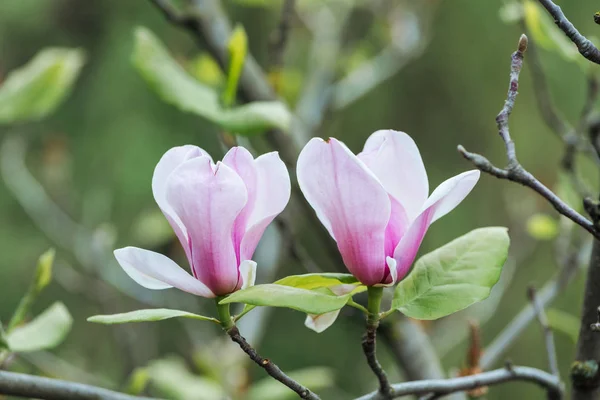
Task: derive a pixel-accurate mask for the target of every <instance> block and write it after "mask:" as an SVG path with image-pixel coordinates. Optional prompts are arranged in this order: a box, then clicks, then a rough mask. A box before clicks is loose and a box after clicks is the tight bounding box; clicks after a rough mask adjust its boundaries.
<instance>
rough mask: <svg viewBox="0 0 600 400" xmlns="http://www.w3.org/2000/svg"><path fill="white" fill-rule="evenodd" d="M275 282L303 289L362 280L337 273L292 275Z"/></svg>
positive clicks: (357, 282)
mask: <svg viewBox="0 0 600 400" xmlns="http://www.w3.org/2000/svg"><path fill="white" fill-rule="evenodd" d="M275 283H276V284H278V285H283V286H292V287H297V288H301V289H316V288H322V287H332V286H337V285H344V284H356V285H359V284H360V282H359V281H358V280H357V279H356V278H355V277H354V276H353V275H351V274H336V273H324V274H304V275H291V276H286V277H285V278H282V279H280V280H278V281H276V282H275Z"/></svg>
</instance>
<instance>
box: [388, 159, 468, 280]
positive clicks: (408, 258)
mask: <svg viewBox="0 0 600 400" xmlns="http://www.w3.org/2000/svg"><path fill="white" fill-rule="evenodd" d="M478 179H479V171H478V170H474V171H467V172H463V173H462V174H459V175H456V176H455V177H452V178H450V179H448V180H446V181H445V182H443V183H442V184H441V185H440V186H438V187H437V188H436V189H435V190H434V191H433V193H432V194H431V196H430V197H429V199H427V201H426V203H425V208H424V210H423V212H422V213H421V214H420V215H419V216H418V217H417V219H415V221H413V223H412V224H411V226H410V228H409V229H408V232H407V233H406V234H405V235H404V237H403V238H402V239H401V240H400V243H399V244H398V246H397V247H396V250H395V251H394V259H395V260H396V262H397V265H398V267H397V268H398V279H402V278H404V277H405V276H406V274H407V273H408V271H409V270H410V267H411V265H412V263H413V261H414V259H415V257H416V255H417V251H418V250H419V247H420V246H421V242H422V241H423V237H424V236H425V233H427V229H428V228H429V225H431V224H432V223H433V222H435V221H436V220H438V219H439V218H441V217H443V216H444V215H446V214H447V213H449V212H450V211H452V210H453V209H454V208H455V207H456V206H457V205H458V204H459V203H460V202H461V201H463V199H464V198H465V197H466V196H467V195H468V194H469V193H470V192H471V190H472V189H473V187H474V186H475V184H476V183H477V180H478Z"/></svg>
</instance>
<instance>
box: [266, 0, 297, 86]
mask: <svg viewBox="0 0 600 400" xmlns="http://www.w3.org/2000/svg"><path fill="white" fill-rule="evenodd" d="M295 3H296V0H285V1H284V2H283V6H282V7H281V17H280V18H279V24H277V29H276V30H275V31H274V32H273V34H272V36H271V42H270V43H269V58H270V59H271V68H272V69H273V70H274V71H275V72H278V71H279V69H281V67H282V66H283V55H284V53H285V48H286V45H287V43H288V38H289V36H290V28H291V24H292V16H293V14H294V5H295ZM275 90H276V91H277V87H275Z"/></svg>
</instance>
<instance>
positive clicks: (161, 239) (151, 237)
mask: <svg viewBox="0 0 600 400" xmlns="http://www.w3.org/2000/svg"><path fill="white" fill-rule="evenodd" d="M131 229H132V232H131V234H132V236H133V239H134V240H135V242H136V243H137V244H138V245H140V246H141V247H150V248H154V247H157V246H160V245H162V244H164V243H166V242H167V241H169V240H170V239H171V238H172V237H173V236H175V232H173V228H171V225H169V222H168V221H167V219H166V218H165V216H164V214H163V213H162V211H160V210H159V209H153V210H151V211H144V212H142V213H141V214H140V215H139V216H138V217H137V218H136V220H135V221H134V223H133V226H132V228H131Z"/></svg>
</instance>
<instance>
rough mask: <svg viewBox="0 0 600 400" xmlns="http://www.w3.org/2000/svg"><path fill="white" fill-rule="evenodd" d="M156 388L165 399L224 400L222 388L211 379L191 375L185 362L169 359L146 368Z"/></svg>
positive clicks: (153, 362)
mask: <svg viewBox="0 0 600 400" xmlns="http://www.w3.org/2000/svg"><path fill="white" fill-rule="evenodd" d="M146 370H147V371H148V376H149V377H150V379H151V380H152V386H153V387H156V388H157V389H158V390H159V391H160V392H161V393H162V394H163V395H164V396H165V397H166V398H169V399H173V400H190V399H193V400H214V399H222V398H226V397H227V396H226V395H225V393H224V391H223V388H222V387H221V385H219V383H217V382H215V381H214V380H212V379H207V378H204V377H201V376H198V375H194V374H192V373H191V372H190V371H189V370H188V369H187V367H186V365H185V361H184V360H182V359H180V358H175V357H170V358H166V359H163V360H155V361H152V362H151V363H150V365H148V367H147V368H146Z"/></svg>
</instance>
